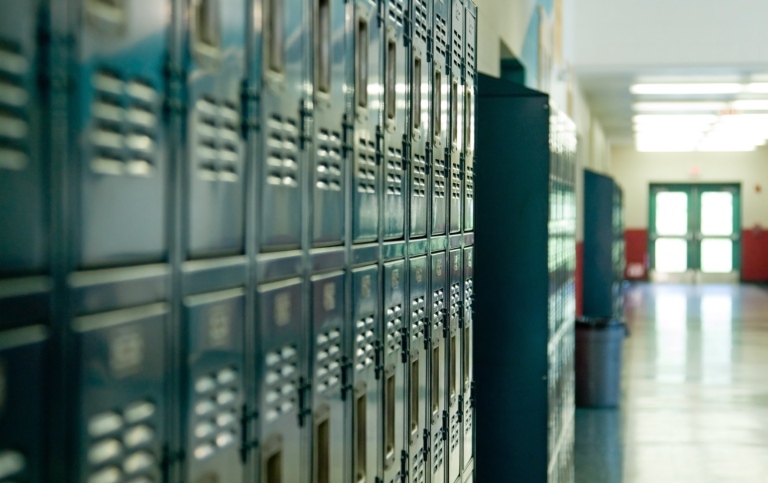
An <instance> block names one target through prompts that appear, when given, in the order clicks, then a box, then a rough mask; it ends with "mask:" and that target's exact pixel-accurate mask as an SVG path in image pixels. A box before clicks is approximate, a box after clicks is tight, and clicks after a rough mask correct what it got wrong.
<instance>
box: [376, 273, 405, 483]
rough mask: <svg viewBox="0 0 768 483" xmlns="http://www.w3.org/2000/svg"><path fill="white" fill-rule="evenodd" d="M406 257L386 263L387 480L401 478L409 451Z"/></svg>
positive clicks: (385, 464) (385, 442)
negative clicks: (406, 398) (406, 412)
mask: <svg viewBox="0 0 768 483" xmlns="http://www.w3.org/2000/svg"><path fill="white" fill-rule="evenodd" d="M405 284H406V272H405V261H404V260H399V261H395V262H389V263H385V264H384V338H383V340H384V347H383V350H384V357H383V360H384V398H383V420H382V421H383V430H382V433H383V436H384V438H383V439H384V445H383V450H384V483H395V482H399V481H400V478H401V477H402V473H403V470H404V468H403V466H404V465H403V463H404V461H406V458H407V455H406V453H405V423H406V419H405V416H406V414H405V396H406V390H405V388H406V386H405V381H406V364H405V362H406V360H407V357H406V352H405V350H406V347H405V346H406V345H407V342H408V339H407V337H406V338H404V334H406V333H407V325H406V324H407V317H406V315H407V314H406V312H405V311H404V310H403V308H404V304H405Z"/></svg>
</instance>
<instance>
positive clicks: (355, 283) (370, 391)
mask: <svg viewBox="0 0 768 483" xmlns="http://www.w3.org/2000/svg"><path fill="white" fill-rule="evenodd" d="M352 323H353V324H354V326H353V328H352V330H353V334H354V339H353V344H352V350H353V351H354V353H353V355H352V358H351V360H352V464H351V466H352V472H353V480H352V481H354V482H355V483H362V482H365V483H376V482H377V481H381V476H380V475H381V474H382V470H383V469H382V467H381V454H382V452H381V451H380V448H381V444H382V443H383V440H382V439H381V438H380V435H381V429H380V424H379V423H380V419H381V418H380V414H379V413H380V410H381V409H382V404H381V399H382V398H381V394H382V389H381V379H380V378H379V371H378V368H377V364H378V363H379V356H378V351H379V345H380V344H381V342H380V340H381V336H380V334H381V328H380V323H381V321H380V306H379V269H378V266H376V265H371V266H364V267H360V268H356V269H354V270H353V271H352Z"/></svg>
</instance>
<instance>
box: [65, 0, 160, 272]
mask: <svg viewBox="0 0 768 483" xmlns="http://www.w3.org/2000/svg"><path fill="white" fill-rule="evenodd" d="M72 5H73V6H74V7H75V10H76V11H77V12H78V13H80V15H79V16H77V17H76V18H77V21H76V22H75V23H74V25H75V29H74V32H73V38H74V39H75V52H74V59H73V60H74V61H75V62H74V63H73V65H74V72H72V78H73V79H74V80H75V85H74V88H73V95H72V99H71V102H70V106H71V108H72V110H71V113H70V121H71V123H72V128H73V129H72V132H73V137H72V139H74V141H73V147H74V150H73V151H72V153H73V157H74V159H73V161H74V162H73V163H69V166H70V167H71V170H72V171H71V173H70V175H71V179H72V183H71V188H70V190H71V199H72V204H73V206H72V209H73V213H74V214H75V216H76V218H75V219H76V228H75V229H74V230H73V237H74V243H73V246H74V248H75V250H76V254H75V256H76V263H77V265H78V266H79V267H83V268H93V267H100V266H106V265H118V264H135V263H146V262H155V261H161V260H163V259H164V258H165V257H166V252H167V241H166V239H167V210H166V200H168V199H169V196H168V193H167V188H166V180H167V176H168V173H167V171H168V162H167V160H168V156H167V149H166V135H165V132H164V129H163V127H162V126H163V119H162V108H163V94H164V93H165V92H166V91H167V88H166V77H165V67H166V64H165V62H166V59H167V51H168V44H169V26H170V17H169V15H168V12H170V1H169V0H165V1H156V0H135V1H132V2H105V1H89V2H72Z"/></svg>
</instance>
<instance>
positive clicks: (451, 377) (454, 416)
mask: <svg viewBox="0 0 768 483" xmlns="http://www.w3.org/2000/svg"><path fill="white" fill-rule="evenodd" d="M448 257H449V259H448V260H449V264H450V278H449V284H450V286H449V289H448V292H449V294H450V299H449V304H450V305H449V307H448V324H449V325H448V338H447V340H446V345H447V350H446V352H447V354H446V367H447V368H448V371H447V372H448V388H447V391H446V407H447V411H448V428H447V430H448V438H447V439H448V460H449V464H448V482H449V483H454V482H456V481H458V480H459V479H460V478H461V469H462V466H463V465H462V461H461V443H462V442H463V440H464V438H463V435H462V434H461V417H462V407H461V406H462V397H463V384H462V375H461V355H462V346H461V342H462V332H461V318H462V315H463V314H462V304H463V299H464V293H463V292H462V272H463V271H464V263H463V260H462V250H461V249H458V250H451V251H450V252H449V254H448Z"/></svg>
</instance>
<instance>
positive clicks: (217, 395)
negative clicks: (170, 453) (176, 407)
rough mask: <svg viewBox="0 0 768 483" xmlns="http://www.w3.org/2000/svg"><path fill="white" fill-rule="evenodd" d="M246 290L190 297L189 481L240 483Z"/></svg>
mask: <svg viewBox="0 0 768 483" xmlns="http://www.w3.org/2000/svg"><path fill="white" fill-rule="evenodd" d="M244 299H245V296H244V290H243V289H241V288H238V289H231V290H224V291H220V292H214V293H207V294H201V295H194V296H190V297H186V299H185V301H184V311H185V318H186V324H185V330H186V332H187V334H186V340H185V342H186V343H185V344H184V346H183V347H184V348H185V349H186V367H185V368H184V369H185V370H184V374H185V379H184V388H185V397H184V412H185V414H186V426H185V433H186V444H185V447H186V455H187V458H186V474H187V477H186V479H185V481H189V482H207V481H233V482H234V481H240V480H242V478H243V467H242V461H241V459H240V442H241V440H242V434H241V432H242V428H241V426H240V421H241V419H242V406H243V403H244V402H245V401H244V396H243V394H244V387H243V372H244V368H243V340H244V338H243V335H244V325H243V319H244V316H245V310H244V301H245V300H244Z"/></svg>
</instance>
